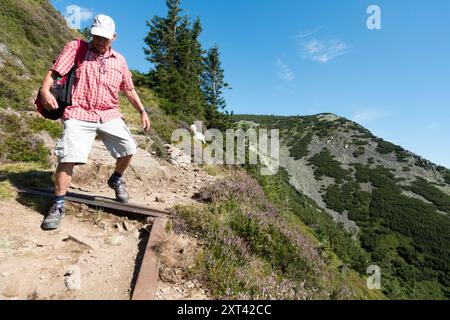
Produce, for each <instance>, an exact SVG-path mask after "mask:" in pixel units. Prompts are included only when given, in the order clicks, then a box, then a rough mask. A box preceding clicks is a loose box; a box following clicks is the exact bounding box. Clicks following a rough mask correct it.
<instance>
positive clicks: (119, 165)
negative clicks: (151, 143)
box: [116, 156, 133, 174]
mask: <svg viewBox="0 0 450 320" xmlns="http://www.w3.org/2000/svg"><path fill="white" fill-rule="evenodd" d="M131 158H133V156H126V157H122V158H117V160H116V172H117V173H120V174H123V173H124V172H125V170H126V169H127V168H128V166H129V165H130V163H131Z"/></svg>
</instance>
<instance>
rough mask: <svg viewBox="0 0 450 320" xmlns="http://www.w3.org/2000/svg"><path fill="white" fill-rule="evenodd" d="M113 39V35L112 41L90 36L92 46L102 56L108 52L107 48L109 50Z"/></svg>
mask: <svg viewBox="0 0 450 320" xmlns="http://www.w3.org/2000/svg"><path fill="white" fill-rule="evenodd" d="M115 39H116V35H114V38H112V39H108V38H103V37H100V36H95V35H92V46H93V47H94V48H95V50H97V51H98V52H99V53H100V54H104V53H105V52H106V51H108V50H109V48H111V45H112V43H113V41H114V40H115Z"/></svg>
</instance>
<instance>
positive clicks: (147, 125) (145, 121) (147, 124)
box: [141, 111, 151, 132]
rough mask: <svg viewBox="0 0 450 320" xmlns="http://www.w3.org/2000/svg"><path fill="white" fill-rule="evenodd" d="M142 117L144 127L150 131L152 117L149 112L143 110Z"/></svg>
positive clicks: (146, 130)
mask: <svg viewBox="0 0 450 320" xmlns="http://www.w3.org/2000/svg"><path fill="white" fill-rule="evenodd" d="M141 119H142V129H144V131H145V132H148V131H149V130H150V126H151V124H150V119H149V118H148V115H147V112H145V111H144V112H142V114H141Z"/></svg>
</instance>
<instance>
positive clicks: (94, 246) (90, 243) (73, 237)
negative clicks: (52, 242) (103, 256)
mask: <svg viewBox="0 0 450 320" xmlns="http://www.w3.org/2000/svg"><path fill="white" fill-rule="evenodd" d="M68 239H69V240H72V241H75V242H77V243H79V244H82V245H84V246H86V247H88V248H90V249H92V250H98V248H99V245H98V244H97V243H96V242H94V241H92V240H90V239H87V238H86V237H84V236H82V235H79V234H73V233H72V234H69V236H68Z"/></svg>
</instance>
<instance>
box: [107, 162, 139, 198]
mask: <svg viewBox="0 0 450 320" xmlns="http://www.w3.org/2000/svg"><path fill="white" fill-rule="evenodd" d="M132 157H133V156H132V155H130V156H126V157H121V158H117V161H116V170H115V172H114V173H113V175H112V176H111V177H110V178H109V179H108V186H109V187H110V188H111V189H114V191H115V193H116V199H117V200H118V201H120V202H122V203H127V202H128V199H129V196H128V192H127V190H126V187H125V183H124V182H123V180H122V175H123V173H124V172H125V170H126V169H127V168H128V166H129V165H130V163H131V158H132Z"/></svg>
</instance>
